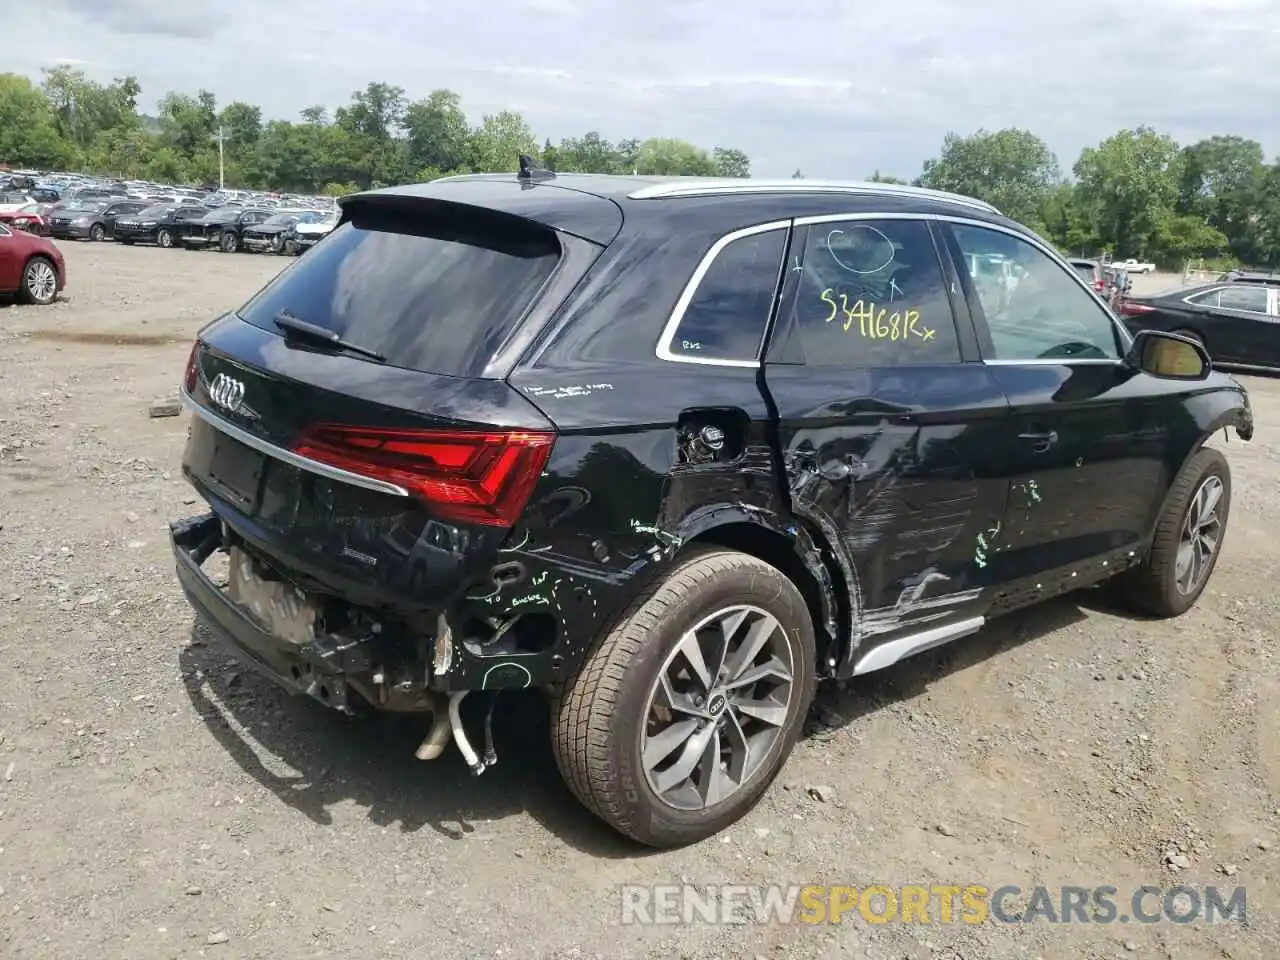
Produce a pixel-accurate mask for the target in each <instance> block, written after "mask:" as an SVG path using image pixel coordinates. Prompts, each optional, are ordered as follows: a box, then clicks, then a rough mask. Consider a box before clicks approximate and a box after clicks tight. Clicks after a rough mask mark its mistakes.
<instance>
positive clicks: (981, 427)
mask: <svg viewBox="0 0 1280 960" xmlns="http://www.w3.org/2000/svg"><path fill="white" fill-rule="evenodd" d="M952 290H954V291H956V293H957V294H958V293H959V288H958V286H957V285H956V277H955V270H954V267H953V266H952V265H951V264H950V262H949V261H945V260H943V259H942V258H940V257H939V254H938V249H937V247H936V243H935V231H934V228H933V227H932V225H931V224H930V223H929V222H928V221H927V220H926V219H923V218H917V217H912V216H906V217H903V216H885V215H872V216H845V217H818V218H812V219H801V220H798V221H796V229H795V234H794V238H793V242H792V246H791V251H790V253H789V256H788V269H787V273H786V278H785V280H784V287H783V293H782V299H781V303H780V306H779V312H778V316H777V320H776V327H775V332H774V335H773V337H772V338H771V341H770V347H769V351H768V354H767V358H766V366H765V381H766V384H767V387H768V392H769V394H770V396H771V397H772V402H773V403H774V404H775V405H776V407H777V411H778V419H779V440H780V443H781V448H782V452H783V456H784V466H785V472H786V481H787V486H788V489H789V492H790V496H791V506H792V509H793V511H794V512H795V513H796V514H797V515H798V516H800V517H803V518H805V519H806V520H808V521H809V522H810V523H812V524H813V525H815V526H817V527H818V528H820V529H821V530H822V531H823V533H824V534H825V535H826V538H827V539H828V541H829V542H831V543H832V545H833V549H834V550H835V551H836V552H837V554H838V555H839V559H840V561H841V563H842V565H843V566H845V567H846V576H848V577H849V578H850V579H851V581H852V582H851V590H850V596H849V598H848V599H849V602H850V604H851V606H852V609H853V610H854V611H855V612H856V617H855V624H856V627H855V636H854V638H853V641H852V642H853V644H854V645H855V646H862V647H863V652H861V653H857V654H854V655H853V656H851V657H850V658H849V659H848V661H847V665H846V667H845V669H846V671H848V670H852V669H853V668H854V662H855V660H856V659H858V658H860V657H863V656H866V655H868V654H867V652H866V651H869V650H870V648H871V647H872V646H879V645H883V644H886V643H887V642H888V641H891V640H894V639H895V638H896V639H900V640H902V641H903V643H904V644H906V646H907V647H909V646H910V645H911V643H912V637H914V636H917V635H923V631H926V630H927V631H930V632H931V633H932V635H933V636H934V637H935V638H937V639H939V640H943V639H949V638H950V636H952V635H957V636H958V635H960V634H961V633H963V632H967V631H968V630H969V629H975V628H976V627H975V626H974V623H975V619H976V618H977V617H978V616H979V615H980V613H981V609H982V605H981V596H980V595H981V593H982V589H983V587H984V586H987V585H989V584H991V583H993V582H995V579H996V578H997V577H998V563H996V562H994V558H992V557H990V556H989V552H988V550H987V547H986V544H988V543H989V542H990V541H991V539H992V538H993V537H995V536H997V535H998V534H999V528H1000V522H1001V519H1002V517H1003V515H1004V511H1005V501H1006V497H1007V493H1008V477H1007V476H1006V475H1005V473H1004V467H1003V462H1002V459H1001V457H1000V456H999V454H998V449H999V445H1000V444H1001V443H1002V442H1003V441H1004V438H1005V437H1006V435H1007V430H1006V429H1005V423H1006V420H1007V418H1008V402H1007V401H1006V399H1005V396H1004V393H1003V392H1002V391H1001V389H1000V386H999V385H998V384H997V383H996V381H995V378H994V377H993V375H992V371H991V370H990V369H989V368H987V367H985V366H984V365H983V364H982V363H980V362H978V354H977V348H976V342H975V338H974V333H973V328H972V325H971V323H970V321H969V319H968V314H967V308H966V305H965V303H964V300H963V298H961V297H953V296H952V295H951V291H952ZM956 309H958V310H959V312H960V316H959V323H957V322H956V320H957V318H956V315H955V313H954V311H955V310H956ZM977 622H979V623H980V620H978V621H977ZM935 631H936V632H935ZM886 649H890V648H887V647H886ZM894 658H895V657H893V656H889V658H888V659H889V660H890V661H891V660H892V659H894Z"/></svg>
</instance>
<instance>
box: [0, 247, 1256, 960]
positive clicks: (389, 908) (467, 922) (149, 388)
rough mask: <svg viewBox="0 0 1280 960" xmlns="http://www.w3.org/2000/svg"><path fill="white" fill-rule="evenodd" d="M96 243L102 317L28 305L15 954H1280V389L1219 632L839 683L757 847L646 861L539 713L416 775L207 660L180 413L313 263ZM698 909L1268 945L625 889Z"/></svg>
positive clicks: (4, 572)
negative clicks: (486, 751)
mask: <svg viewBox="0 0 1280 960" xmlns="http://www.w3.org/2000/svg"><path fill="white" fill-rule="evenodd" d="M64 249H65V250H66V255H67V260H68V263H69V269H70V276H71V286H70V288H69V289H68V291H67V296H68V301H67V302H63V303H59V304H56V305H54V306H52V307H49V308H46V309H37V308H26V307H0V525H2V526H0V955H4V956H11V957H20V958H22V960H43V958H51V960H52V958H57V960H67V958H77V957H90V956H92V957H107V958H129V960H148V958H153V957H155V958H169V957H184V958H185V957H197V956H209V957H215V958H216V957H227V958H250V957H254V958H258V957H261V958H271V960H292V958H301V957H362V958H364V957H368V958H384V957H385V958H393V957H394V958H402V957H415V958H417V957H422V958H426V957H431V958H434V960H447V958H454V957H456V958H468V960H474V958H477V957H498V956H506V957H589V956H600V957H610V958H613V957H645V956H651V957H688V958H707V960H712V958H728V957H737V956H745V957H752V956H765V957H774V956H777V957H783V956H785V957H796V958H820V957H835V956H847V957H878V958H901V957H912V958H914V957H942V958H951V957H964V958H968V960H975V958H976V960H985V958H1005V957H1008V958H1015V957H1016V958H1023V957H1026V958H1032V957H1045V958H1058V957H1061V958H1072V960H1079V958H1085V957H1113V956H1124V957H1170V958H1179V960H1182V958H1200V957H1233V958H1245V957H1275V956H1280V923H1277V920H1276V914H1275V912H1274V911H1275V906H1276V902H1275V901H1276V891H1275V886H1274V884H1275V877H1276V873H1277V870H1278V869H1280V738H1278V737H1277V729H1278V728H1280V662H1278V661H1277V659H1276V658H1275V657H1274V656H1273V653H1272V648H1271V639H1272V637H1273V631H1274V624H1275V622H1276V616H1277V613H1278V612H1280V598H1278V597H1277V596H1276V593H1275V583H1276V582H1277V581H1276V577H1277V563H1278V560H1280V505H1278V501H1277V498H1276V494H1277V486H1278V485H1277V480H1276V477H1277V463H1276V461H1277V459H1280V428H1277V426H1276V424H1277V422H1280V384H1277V383H1275V382H1270V381H1267V380H1261V379H1250V380H1249V381H1248V384H1249V387H1250V389H1251V391H1252V395H1253V398H1254V405H1255V408H1256V410H1257V418H1258V423H1259V427H1258V433H1257V436H1256V438H1255V439H1254V441H1253V443H1252V444H1250V445H1245V444H1242V443H1239V442H1237V441H1234V440H1233V442H1231V443H1230V444H1229V445H1228V446H1227V451H1228V454H1229V455H1230V457H1231V460H1232V464H1233V468H1234V471H1235V502H1234V505H1233V509H1232V514H1231V533H1230V535H1229V536H1228V537H1227V540H1226V547H1225V553H1224V555H1223V557H1222V560H1221V562H1220V564H1219V566H1218V569H1217V573H1216V575H1215V577H1214V579H1213V581H1212V583H1211V584H1210V587H1209V590H1208V592H1207V593H1206V594H1205V596H1204V598H1203V600H1202V601H1201V603H1200V605H1199V606H1198V607H1197V608H1196V609H1195V610H1193V611H1192V612H1191V613H1189V614H1188V615H1186V616H1185V617H1184V618H1182V619H1180V620H1179V621H1177V622H1176V623H1146V622H1135V621H1133V620H1131V619H1126V618H1124V617H1122V616H1119V615H1117V614H1115V613H1114V612H1110V611H1109V610H1108V609H1107V608H1106V606H1105V604H1100V603H1099V602H1098V601H1097V600H1096V599H1092V598H1088V597H1075V598H1068V599H1067V600H1064V601H1062V602H1058V603H1054V604H1052V605H1050V606H1048V607H1047V608H1044V609H1040V610H1036V611H1032V612H1029V613H1026V614H1022V615H1017V616H1014V617H1012V618H1010V619H1009V620H1008V621H1006V622H1000V623H998V624H996V625H994V626H992V627H991V628H989V629H988V630H986V631H985V632H984V633H983V634H981V635H979V636H978V637H976V638H974V639H972V640H970V641H965V642H962V643H960V644H956V645H954V646H953V647H952V648H949V649H946V650H944V651H941V652H939V653H937V654H933V655H926V656H924V657H922V658H918V659H917V660H915V661H911V662H908V663H906V664H904V665H900V666H899V667H897V668H895V669H893V670H891V671H888V672H886V673H883V674H878V675H875V676H874V678H872V679H869V680H867V681H865V682H859V683H857V684H854V685H853V686H851V687H850V688H849V689H848V690H846V691H843V692H842V691H836V690H830V691H827V692H826V694H825V697H824V702H825V704H826V707H827V709H826V712H825V713H824V718H825V720H826V724H824V725H819V726H818V728H817V729H816V730H815V731H814V732H813V733H812V734H811V736H810V737H809V738H808V739H806V740H805V741H804V742H803V743H802V744H801V745H800V746H799V747H798V748H797V751H796V754H795V755H794V756H793V758H792V760H791V762H790V764H789V766H788V767H787V768H786V770H785V771H784V772H783V776H782V778H781V779H780V780H779V782H778V784H777V785H776V786H775V788H774V789H773V790H772V791H771V792H770V793H769V794H768V795H767V797H766V798H765V800H764V802H763V803H762V804H761V806H760V807H759V808H758V809H757V810H756V811H755V812H754V814H753V815H752V816H751V817H749V818H748V819H747V820H746V821H744V822H743V823H741V824H739V825H738V826H736V827H734V828H733V829H731V830H730V831H729V832H728V834H727V835H725V836H724V837H722V838H719V839H717V840H712V841H710V842H708V843H706V844H703V845H701V846H699V847H696V848H693V849H689V850H685V851H682V852H675V853H661V854H644V853H641V852H638V851H636V850H635V849H634V848H631V847H629V846H627V845H626V844H624V843H623V842H621V841H620V840H618V839H616V838H615V837H614V836H613V835H612V834H611V833H609V832H608V831H607V830H606V829H605V828H604V827H602V826H599V825H598V824H597V823H596V822H595V821H593V820H592V819H591V818H590V817H589V816H588V815H587V814H585V813H584V812H583V811H581V810H580V809H579V808H578V807H577V806H576V804H575V803H574V801H573V800H572V799H571V798H570V795H569V794H568V792H567V791H566V790H565V789H564V788H563V787H562V786H561V785H560V783H559V780H558V779H557V777H556V774H555V772H554V767H553V762H552V758H551V753H550V749H549V745H548V733H547V721H546V717H545V711H544V710H543V709H542V708H541V706H540V703H539V701H538V700H537V699H534V698H530V699H526V700H512V701H510V702H509V703H508V704H507V705H506V709H505V710H504V711H503V712H500V715H499V717H498V724H497V737H498V747H499V756H500V758H501V759H500V762H499V765H498V766H497V767H495V768H494V769H493V770H492V771H491V772H490V773H488V774H487V775H485V776H484V777H481V778H478V779H473V778H471V777H470V776H468V774H467V772H466V769H465V767H464V765H463V764H462V762H461V760H460V758H459V757H458V755H457V753H456V752H455V751H453V750H450V752H448V753H446V755H445V756H444V757H443V758H441V759H440V760H439V761H436V762H435V763H432V764H426V763H421V762H419V761H416V760H414V759H413V748H414V746H415V745H416V743H417V740H418V738H419V737H420V735H421V733H422V729H421V727H420V725H418V724H417V723H416V722H414V723H410V722H407V721H399V722H394V723H393V722H384V721H380V720H370V721H362V722H351V721H347V720H345V719H344V718H342V717H341V716H339V715H337V714H331V713H329V712H326V711H325V710H324V709H322V708H321V707H319V706H318V705H316V704H313V703H311V702H307V701H301V700H294V699H289V698H287V697H286V696H284V695H283V694H281V693H279V692H277V690H276V689H275V688H273V687H271V686H269V685H268V684H267V683H266V682H263V681H261V680H259V679H258V678H257V677H255V676H253V675H251V674H248V673H246V672H244V671H243V670H241V669H240V668H238V667H236V666H234V665H233V664H232V662H231V661H230V659H229V657H228V656H227V655H226V654H225V653H223V652H221V651H220V650H219V649H217V648H216V646H213V645H211V644H210V643H206V642H203V640H202V639H201V637H199V636H194V637H193V632H192V624H191V616H190V614H189V611H188V609H187V607H186V605H185V603H184V602H183V600H182V598H181V596H180V593H179V590H178V588H177V586H176V585H175V582H174V578H173V575H172V573H171V561H170V559H169V555H168V546H167V542H166V536H165V524H166V522H167V521H168V520H169V519H170V518H172V517H175V516H180V515H185V514H188V513H191V512H194V511H195V510H197V506H196V505H195V503H194V500H193V498H192V496H191V494H190V492H189V490H188V489H187V488H186V487H185V486H184V484H183V483H182V482H181V481H180V479H179V471H178V462H179V457H180V454H181V449H182V443H183V439H184V435H185V422H184V420H183V419H149V418H148V415H147V406H148V402H149V401H151V400H152V399H153V398H156V397H158V396H162V395H165V394H167V393H172V391H173V389H174V388H175V385H176V383H177V381H178V378H179V376H180V374H181V370H182V366H183V362H184V360H185V358H186V353H187V347H188V344H189V342H190V340H191V337H192V335H193V334H194V332H195V331H196V329H197V328H198V327H199V326H200V324H201V323H202V322H204V321H205V320H207V319H209V318H211V317H212V316H214V315H215V314H216V313H217V312H219V311H221V310H225V309H229V308H233V307H235V306H237V305H238V304H240V303H241V302H242V301H243V300H244V299H245V298H246V297H247V296H248V295H249V294H250V293H252V292H253V291H254V290H255V289H256V288H257V287H258V286H259V285H261V283H263V282H264V281H265V280H266V278H267V277H268V276H270V275H271V274H272V273H273V272H274V271H276V270H277V269H279V268H280V267H281V266H282V265H283V264H284V263H285V262H286V261H283V260H279V259H275V258H271V257H262V256H251V255H224V254H218V253H191V252H185V251H166V250H158V249H143V248H123V247H118V246H114V245H88V244H67V245H64ZM1140 282H1141V283H1142V284H1143V285H1144V286H1147V285H1154V284H1156V283H1160V282H1162V281H1160V280H1155V279H1153V278H1140ZM1163 282H1165V283H1167V282H1168V281H1167V280H1165V281H1163ZM810 788H820V789H810ZM815 795H817V797H821V798H822V799H817V798H816V797H815ZM682 879H683V880H685V881H688V882H692V883H695V884H715V883H742V884H765V883H782V884H792V883H808V882H819V883H840V884H852V885H857V886H866V885H869V884H873V883H882V884H888V885H891V886H896V885H901V884H912V883H923V884H930V883H934V884H958V885H963V884H969V883H978V884H983V885H986V886H988V887H992V888H994V887H998V886H1001V885H1003V884H1013V885H1017V886H1020V887H1022V888H1023V889H1024V890H1027V891H1029V890H1030V889H1031V888H1032V887H1034V886H1035V885H1037V884H1045V885H1053V886H1056V885H1061V884H1076V885H1081V886H1086V887H1093V886H1096V885H1104V884H1105V885H1111V886H1114V887H1117V888H1119V890H1120V891H1121V892H1120V893H1119V894H1118V896H1117V900H1118V901H1119V903H1120V906H1121V907H1122V908H1123V907H1125V906H1127V903H1128V900H1127V896H1128V892H1129V891H1130V890H1132V889H1133V888H1136V887H1138V886H1140V885H1142V884H1154V885H1158V886H1161V887H1169V886H1171V885H1173V884H1176V883H1186V884H1190V885H1194V886H1198V885H1207V884H1215V883H1216V884H1218V885H1219V886H1222V887H1225V888H1227V889H1228V890H1230V889H1232V888H1234V887H1235V886H1237V885H1243V886H1245V887H1247V890H1248V915H1249V924H1248V926H1243V927H1242V926H1240V925H1238V924H1235V923H1229V924H1208V923H1205V922H1203V921H1200V920H1196V921H1195V922H1192V923H1187V924H1175V923H1171V922H1162V923H1157V924H1150V925H1148V924H1138V923H1129V924H1119V923H1115V924H1111V925H1101V924H1082V923H1079V922H1076V923H1072V924H1069V925H1052V924H1049V923H1047V922H1044V921H1043V920H1041V921H1038V922H1035V923H1029V924H1002V923H997V922H995V921H989V922H987V923H984V924H981V925H976V926H966V925H963V924H953V925H939V924H937V923H935V924H933V925H931V926H921V925H913V926H904V925H901V924H896V923H891V924H885V925H871V924H868V923H866V922H864V921H863V920H862V919H860V918H858V917H857V914H856V913H853V914H850V915H848V916H847V917H846V919H845V922H844V923H842V924H839V925H825V926H821V927H817V928H813V927H806V926H802V925H788V926H768V927H764V926H756V925H751V926H737V927H726V926H713V925H709V924H706V923H695V924H693V925H691V926H634V925H629V926H623V925H621V924H620V916H621V907H620V903H621V900H620V897H619V893H618V887H619V885H621V884H666V883H678V882H681V880H682ZM1152 902H1154V901H1152ZM1011 905H1013V904H1011ZM1150 905H1151V904H1150V903H1149V904H1148V907H1149V908H1150ZM1121 912H1122V913H1123V912H1125V911H1124V910H1123V909H1122V910H1121ZM935 919H936V914H935Z"/></svg>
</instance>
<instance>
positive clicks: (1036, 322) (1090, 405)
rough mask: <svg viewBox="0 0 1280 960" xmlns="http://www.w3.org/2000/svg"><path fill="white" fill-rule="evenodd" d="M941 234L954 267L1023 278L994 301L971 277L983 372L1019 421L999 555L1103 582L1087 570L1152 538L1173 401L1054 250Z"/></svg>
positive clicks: (1012, 237)
mask: <svg viewBox="0 0 1280 960" xmlns="http://www.w3.org/2000/svg"><path fill="white" fill-rule="evenodd" d="M944 229H945V231H946V232H947V235H948V239H947V244H948V247H949V248H950V249H951V251H952V254H953V256H954V258H955V261H956V262H957V263H964V262H970V261H972V260H973V259H974V258H982V257H988V258H990V257H999V258H1002V259H1003V260H1004V261H1006V262H1008V263H1010V264H1011V269H1012V272H1013V274H1014V276H1015V278H1016V279H1015V282H1014V283H1013V285H1012V286H1011V287H1010V289H1008V290H1004V291H1001V294H1000V296H998V297H997V296H993V295H992V293H991V291H990V290H989V289H988V288H987V287H986V286H984V284H982V283H981V282H980V280H979V278H975V277H972V276H965V277H962V282H963V284H964V287H965V290H966V295H967V297H968V300H969V305H970V308H971V312H972V314H973V316H974V318H975V320H976V321H977V329H978V336H979V341H980V344H981V348H982V351H983V356H984V358H985V366H986V368H987V369H988V370H990V371H991V374H992V376H993V377H994V378H995V380H996V382H997V383H998V384H999V386H1000V388H1001V389H1002V390H1003V392H1004V393H1005V395H1006V396H1007V397H1008V399H1009V404H1010V408H1011V413H1012V416H1011V419H1010V421H1009V435H1008V437H1007V438H1006V444H1005V449H1006V450H1007V455H1008V457H1009V461H1008V466H1009V471H1010V473H1011V475H1012V477H1013V483H1012V486H1011V489H1010V496H1009V511H1008V513H1007V514H1006V516H1005V518H1004V521H1003V524H1002V529H1001V532H1000V534H999V536H998V537H997V539H996V540H995V542H994V543H993V545H992V548H993V550H995V551H996V552H998V553H1000V554H1002V555H1003V557H1004V559H1005V561H1006V565H1007V566H1008V568H1009V569H1010V570H1012V571H1014V572H1016V574H1017V575H1019V576H1021V577H1024V578H1029V579H1036V578H1044V577H1048V576H1049V575H1050V574H1051V573H1055V574H1060V575H1062V576H1065V577H1068V578H1071V577H1075V578H1076V579H1077V581H1078V582H1079V583H1080V584H1081V585H1083V583H1084V582H1087V581H1088V580H1090V579H1091V578H1093V575H1094V574H1098V575H1100V574H1101V572H1102V568H1101V566H1100V563H1101V561H1100V560H1098V564H1099V567H1098V569H1096V570H1095V569H1093V567H1091V566H1090V565H1089V564H1090V563H1092V562H1094V561H1095V560H1097V558H1101V557H1104V556H1105V555H1107V554H1109V553H1112V552H1114V551H1122V552H1123V551H1125V550H1126V549H1128V548H1133V549H1135V550H1136V547H1137V546H1138V544H1139V543H1140V542H1141V541H1142V540H1143V539H1144V538H1145V537H1146V536H1147V535H1148V533H1149V530H1148V529H1147V527H1148V524H1149V517H1150V514H1151V504H1152V502H1153V499H1154V500H1155V501H1156V502H1159V499H1160V497H1161V496H1162V492H1161V491H1162V490H1163V489H1164V488H1166V487H1167V484H1168V482H1169V477H1168V470H1167V465H1166V458H1165V452H1166V444H1167V441H1168V429H1169V425H1170V423H1172V422H1173V421H1172V419H1171V418H1170V416H1169V415H1168V414H1169V411H1168V409H1167V408H1168V407H1169V406H1170V405H1171V404H1173V403H1175V402H1176V400H1175V398H1172V397H1171V396H1170V394H1169V390H1168V388H1167V385H1164V384H1161V385H1159V389H1156V388H1155V381H1154V380H1153V379H1152V378H1150V377H1147V376H1146V375H1145V374H1140V373H1138V372H1136V371H1134V370H1133V369H1131V368H1130V367H1128V366H1127V365H1126V364H1125V363H1124V362H1123V360H1122V357H1123V354H1124V352H1125V351H1126V349H1127V341H1126V340H1125V339H1123V337H1122V335H1121V334H1120V332H1119V329H1118V324H1117V323H1116V322H1115V320H1114V319H1113V317H1112V315H1111V314H1110V313H1109V312H1108V311H1107V310H1106V308H1105V307H1104V306H1103V305H1102V304H1101V303H1100V302H1099V301H1098V300H1097V298H1096V297H1095V296H1094V295H1093V294H1092V292H1091V291H1090V290H1089V289H1088V288H1087V287H1086V286H1085V285H1084V284H1082V283H1081V282H1080V280H1079V278H1078V277H1077V276H1076V275H1075V274H1074V273H1072V272H1071V271H1070V269H1069V268H1068V267H1066V266H1065V265H1064V264H1062V263H1060V262H1059V261H1058V260H1057V259H1056V258H1054V257H1052V256H1050V255H1049V253H1048V252H1047V251H1046V250H1045V249H1042V248H1041V247H1040V246H1038V245H1037V244H1035V243H1032V242H1031V241H1029V240H1027V239H1026V238H1024V237H1023V236H1021V235H1019V234H1014V233H1012V232H1010V231H1007V230H1005V229H1003V228H999V227H996V226H993V225H981V224H978V223H949V224H946V225H945V226H944ZM1055 582H1056V581H1055Z"/></svg>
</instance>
